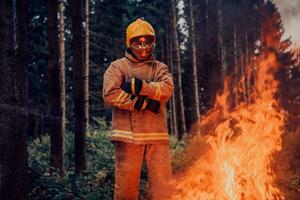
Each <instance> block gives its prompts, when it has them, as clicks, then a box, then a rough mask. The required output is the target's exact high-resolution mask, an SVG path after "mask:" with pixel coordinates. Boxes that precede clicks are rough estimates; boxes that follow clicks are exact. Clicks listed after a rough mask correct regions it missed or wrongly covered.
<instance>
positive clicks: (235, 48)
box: [233, 23, 240, 106]
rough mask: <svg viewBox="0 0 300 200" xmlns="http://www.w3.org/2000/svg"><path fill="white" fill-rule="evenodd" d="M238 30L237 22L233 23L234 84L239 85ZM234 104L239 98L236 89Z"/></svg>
mask: <svg viewBox="0 0 300 200" xmlns="http://www.w3.org/2000/svg"><path fill="white" fill-rule="evenodd" d="M236 32H237V30H236V23H234V25H233V61H234V85H235V87H238V82H239V78H240V77H239V75H240V74H239V70H238V57H237V33H236ZM233 96H234V106H236V105H238V98H239V90H238V89H236V90H235V92H234V94H233Z"/></svg>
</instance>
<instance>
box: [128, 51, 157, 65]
mask: <svg viewBox="0 0 300 200" xmlns="http://www.w3.org/2000/svg"><path fill="white" fill-rule="evenodd" d="M125 57H126V58H127V59H128V60H130V61H131V62H132V63H134V64H136V65H140V64H144V63H149V64H151V63H157V60H156V59H155V57H154V56H153V55H152V56H150V57H149V58H148V59H147V60H144V61H139V60H138V59H136V58H135V57H133V56H132V55H131V54H130V53H128V52H127V51H126V52H125Z"/></svg>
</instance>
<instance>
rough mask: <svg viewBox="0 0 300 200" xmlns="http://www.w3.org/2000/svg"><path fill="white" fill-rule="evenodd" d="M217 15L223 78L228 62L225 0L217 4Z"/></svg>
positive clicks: (220, 0)
mask: <svg viewBox="0 0 300 200" xmlns="http://www.w3.org/2000/svg"><path fill="white" fill-rule="evenodd" d="M217 13H218V50H219V52H218V53H219V60H220V64H221V68H222V77H223V78H224V77H225V76H226V75H227V62H226V50H225V45H224V27H223V25H224V23H223V20H224V19H223V18H224V16H223V0H218V2H217Z"/></svg>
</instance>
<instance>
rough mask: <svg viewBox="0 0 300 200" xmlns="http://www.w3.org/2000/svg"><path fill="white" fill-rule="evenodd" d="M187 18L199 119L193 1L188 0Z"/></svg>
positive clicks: (198, 116) (196, 111) (196, 115)
mask: <svg viewBox="0 0 300 200" xmlns="http://www.w3.org/2000/svg"><path fill="white" fill-rule="evenodd" d="M189 18H190V20H189V21H190V37H191V47H192V54H191V56H192V73H193V93H194V101H195V107H194V110H195V117H196V119H197V120H198V119H200V103H199V90H198V73H197V57H196V38H195V22H194V13H193V2H192V0H189Z"/></svg>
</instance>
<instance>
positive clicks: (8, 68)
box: [0, 0, 28, 200]
mask: <svg viewBox="0 0 300 200" xmlns="http://www.w3.org/2000/svg"><path fill="white" fill-rule="evenodd" d="M14 5H16V12H15V13H16V14H17V18H16V19H17V22H16V28H15V31H16V32H17V33H15V32H14V20H13V17H14V16H13V9H14V8H13V1H0V16H1V17H0V27H1V28H0V47H1V48H0V55H1V56H0V68H1V73H0V91H1V97H0V148H1V149H0V157H1V159H0V199H8V200H9V199H16V200H19V199H26V194H27V192H28V191H27V189H28V188H27V187H28V174H27V173H28V172H27V171H28V169H27V158H28V154H27V148H26V129H27V119H28V107H27V98H28V92H27V91H28V84H27V80H28V78H27V77H28V75H27V74H28V73H27V1H26V0H24V1H19V0H18V1H16V3H15V4H14ZM14 37H15V40H16V45H15V44H14ZM14 47H17V49H16V51H15V49H14Z"/></svg>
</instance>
